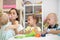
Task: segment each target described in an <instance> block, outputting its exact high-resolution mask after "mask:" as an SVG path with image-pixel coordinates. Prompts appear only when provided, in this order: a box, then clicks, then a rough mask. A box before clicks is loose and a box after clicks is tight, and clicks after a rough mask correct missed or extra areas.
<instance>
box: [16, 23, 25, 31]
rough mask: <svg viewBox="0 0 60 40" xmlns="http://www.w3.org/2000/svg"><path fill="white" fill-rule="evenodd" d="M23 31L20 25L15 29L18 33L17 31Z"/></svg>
mask: <svg viewBox="0 0 60 40" xmlns="http://www.w3.org/2000/svg"><path fill="white" fill-rule="evenodd" d="M23 29H24V27H23V26H22V25H20V24H19V25H18V28H17V31H18V32H19V31H21V30H23Z"/></svg>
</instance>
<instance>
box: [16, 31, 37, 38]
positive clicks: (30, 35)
mask: <svg viewBox="0 0 60 40" xmlns="http://www.w3.org/2000/svg"><path fill="white" fill-rule="evenodd" d="M35 34H36V33H35V32H31V33H29V34H24V35H20V36H15V38H25V37H34V36H35Z"/></svg>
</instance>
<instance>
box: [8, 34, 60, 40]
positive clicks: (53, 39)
mask: <svg viewBox="0 0 60 40" xmlns="http://www.w3.org/2000/svg"><path fill="white" fill-rule="evenodd" d="M9 40H60V36H57V35H52V34H47V35H46V37H39V38H38V37H26V38H22V39H15V38H14V37H12V38H10V39H9Z"/></svg>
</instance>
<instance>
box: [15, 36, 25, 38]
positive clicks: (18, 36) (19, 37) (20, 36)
mask: <svg viewBox="0 0 60 40" xmlns="http://www.w3.org/2000/svg"><path fill="white" fill-rule="evenodd" d="M24 37H25V36H16V37H15V38H24Z"/></svg>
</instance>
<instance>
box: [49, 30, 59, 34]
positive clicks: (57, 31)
mask: <svg viewBox="0 0 60 40" xmlns="http://www.w3.org/2000/svg"><path fill="white" fill-rule="evenodd" d="M48 33H49V34H50V33H51V34H60V30H50V31H49V32H48Z"/></svg>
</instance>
